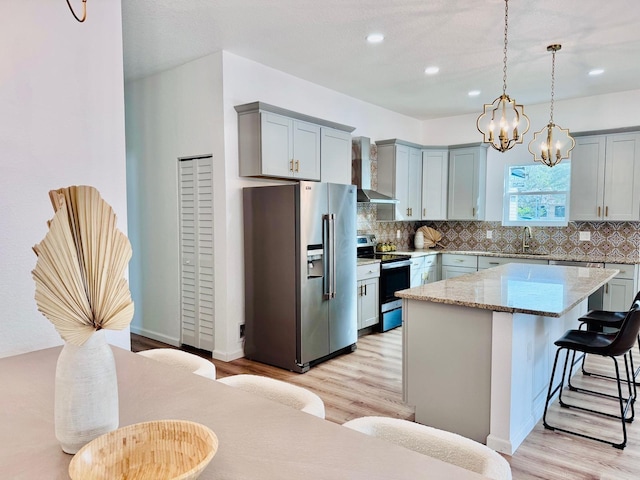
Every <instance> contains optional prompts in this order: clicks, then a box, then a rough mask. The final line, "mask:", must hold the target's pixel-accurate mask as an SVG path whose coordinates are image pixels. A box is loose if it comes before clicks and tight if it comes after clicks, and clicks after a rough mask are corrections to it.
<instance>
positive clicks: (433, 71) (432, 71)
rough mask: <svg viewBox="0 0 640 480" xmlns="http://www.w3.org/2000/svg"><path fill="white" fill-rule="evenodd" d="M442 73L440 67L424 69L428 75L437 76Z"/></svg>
mask: <svg viewBox="0 0 640 480" xmlns="http://www.w3.org/2000/svg"><path fill="white" fill-rule="evenodd" d="M439 71H440V67H427V68H425V69H424V73H426V74H427V75H435V74H436V73H438V72H439Z"/></svg>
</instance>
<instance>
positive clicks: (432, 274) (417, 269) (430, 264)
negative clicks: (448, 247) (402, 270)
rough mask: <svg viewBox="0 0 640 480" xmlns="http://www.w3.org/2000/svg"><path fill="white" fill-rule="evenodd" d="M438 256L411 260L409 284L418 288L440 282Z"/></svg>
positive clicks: (416, 257)
mask: <svg viewBox="0 0 640 480" xmlns="http://www.w3.org/2000/svg"><path fill="white" fill-rule="evenodd" d="M439 259H440V255H422V256H414V257H413V258H411V284H410V286H411V287H412V288H413V287H419V286H420V285H426V284H427V283H433V282H437V281H438V280H440V261H439Z"/></svg>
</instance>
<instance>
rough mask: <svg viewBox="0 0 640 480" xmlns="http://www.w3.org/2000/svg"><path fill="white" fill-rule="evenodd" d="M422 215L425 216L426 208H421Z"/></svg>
mask: <svg viewBox="0 0 640 480" xmlns="http://www.w3.org/2000/svg"><path fill="white" fill-rule="evenodd" d="M422 216H423V217H426V216H427V209H426V208H423V209H422Z"/></svg>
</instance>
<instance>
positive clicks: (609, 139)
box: [569, 133, 640, 221]
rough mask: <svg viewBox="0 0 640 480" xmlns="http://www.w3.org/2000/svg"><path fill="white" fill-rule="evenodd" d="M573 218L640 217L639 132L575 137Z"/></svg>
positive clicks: (594, 219) (627, 218)
mask: <svg viewBox="0 0 640 480" xmlns="http://www.w3.org/2000/svg"><path fill="white" fill-rule="evenodd" d="M569 215H570V218H571V220H582V221H598V220H604V221H639V220H640V133H619V134H611V135H591V136H584V137H577V138H576V146H575V148H574V149H573V151H572V152H571V207H570V213H569Z"/></svg>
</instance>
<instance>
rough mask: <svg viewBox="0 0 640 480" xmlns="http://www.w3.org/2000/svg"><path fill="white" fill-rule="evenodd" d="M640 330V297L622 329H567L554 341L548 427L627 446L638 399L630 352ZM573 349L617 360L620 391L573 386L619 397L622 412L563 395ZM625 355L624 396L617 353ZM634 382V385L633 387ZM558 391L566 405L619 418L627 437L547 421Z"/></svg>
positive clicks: (583, 391) (622, 446)
mask: <svg viewBox="0 0 640 480" xmlns="http://www.w3.org/2000/svg"><path fill="white" fill-rule="evenodd" d="M639 332H640V301H639V302H635V303H634V304H633V305H632V306H631V309H630V310H629V311H628V312H627V314H626V315H625V317H624V319H623V320H622V323H621V325H620V329H619V330H618V332H617V333H614V334H605V333H599V332H592V331H589V330H569V331H567V332H566V333H565V334H564V335H563V336H562V337H561V338H560V339H558V340H556V341H555V342H554V343H555V345H556V346H557V347H558V350H557V352H556V357H555V360H554V362H553V370H552V371H551V380H550V381H549V390H548V393H547V399H546V402H545V406H544V414H543V416H542V421H543V424H544V427H545V428H547V429H549V430H557V431H559V432H564V433H570V434H573V435H577V436H579V437H583V438H588V439H590V440H596V441H599V442H603V443H606V444H609V445H611V446H613V447H616V448H619V449H623V448H624V447H625V446H626V444H627V428H626V423H627V422H632V421H633V418H634V415H635V411H634V401H635V393H634V391H635V382H634V381H633V379H632V378H633V377H632V374H631V373H630V370H629V363H628V361H627V353H629V351H630V350H631V348H632V347H633V344H634V343H635V342H636V341H637V337H638V333H639ZM562 350H565V351H566V355H565V360H564V367H563V369H562V379H561V381H560V384H559V385H558V386H556V387H555V388H554V387H553V380H554V377H555V373H556V367H557V365H558V358H559V356H560V352H561V351H562ZM571 352H581V353H584V354H592V355H600V356H603V357H609V358H611V359H612V360H613V364H614V367H615V372H616V376H615V380H616V383H617V387H618V395H610V394H606V393H603V392H599V391H595V390H588V389H584V388H576V387H573V388H572V390H574V391H576V392H580V393H587V394H593V395H598V396H601V397H606V398H614V399H617V400H618V404H619V406H620V415H619V416H618V415H614V414H611V413H606V412H602V411H598V410H594V409H590V408H586V407H581V406H578V405H572V404H569V403H566V402H565V401H564V400H563V398H562V391H563V387H564V385H565V379H566V377H567V367H568V366H569V369H568V370H569V377H571V374H572V371H573V363H571V364H570V363H569V353H571ZM619 356H623V357H624V364H625V372H626V380H624V381H625V382H626V383H627V387H628V392H629V394H628V396H627V397H623V394H622V380H621V377H620V368H619V366H618V360H617V358H616V357H619ZM632 386H633V388H632ZM556 392H559V393H558V401H559V403H560V406H561V407H564V408H574V409H577V410H581V411H584V412H589V413H595V414H598V415H604V416H606V417H611V418H616V419H619V420H620V422H621V424H622V436H623V440H622V442H620V443H615V442H611V441H608V440H606V439H603V438H598V437H594V436H590V435H585V434H582V433H579V432H576V431H573V430H568V429H566V428H561V427H559V426H554V425H550V424H549V423H548V422H547V411H548V408H549V403H550V402H551V400H552V398H553V396H554V395H555V394H556ZM629 409H631V416H629V417H627V413H628V412H629Z"/></svg>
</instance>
